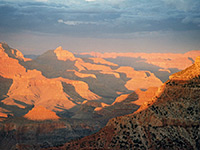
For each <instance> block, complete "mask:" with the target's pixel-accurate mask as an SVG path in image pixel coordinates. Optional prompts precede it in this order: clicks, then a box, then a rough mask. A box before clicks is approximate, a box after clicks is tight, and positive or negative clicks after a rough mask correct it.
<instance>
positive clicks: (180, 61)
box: [80, 50, 200, 70]
mask: <svg viewBox="0 0 200 150" xmlns="http://www.w3.org/2000/svg"><path fill="white" fill-rule="evenodd" d="M80 55H91V56H94V57H97V58H107V59H109V58H112V59H113V60H114V59H119V58H122V57H125V58H138V59H139V60H138V62H145V63H148V64H152V65H155V66H158V67H161V68H164V69H167V68H177V69H180V70H182V69H185V68H186V67H188V66H190V65H192V63H193V61H195V58H196V57H197V56H199V55H200V51H199V50H193V51H190V52H187V53H184V54H178V53H177V54H176V53H114V52H113V53H98V52H91V53H81V54H80Z"/></svg>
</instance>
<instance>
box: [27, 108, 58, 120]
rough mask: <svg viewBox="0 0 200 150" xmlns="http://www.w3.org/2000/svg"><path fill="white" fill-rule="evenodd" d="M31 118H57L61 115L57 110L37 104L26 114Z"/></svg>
mask: <svg viewBox="0 0 200 150" xmlns="http://www.w3.org/2000/svg"><path fill="white" fill-rule="evenodd" d="M24 117H25V118H27V119H29V120H57V119H59V117H58V116H57V115H56V113H55V112H53V111H51V110H48V109H46V108H45V107H43V106H35V107H34V108H33V109H32V110H30V111H29V112H28V113H27V114H26V115H25V116H24Z"/></svg>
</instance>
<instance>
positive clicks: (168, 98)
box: [53, 57, 200, 150]
mask: <svg viewBox="0 0 200 150" xmlns="http://www.w3.org/2000/svg"><path fill="white" fill-rule="evenodd" d="M199 93H200V57H197V59H196V61H195V63H194V64H193V65H192V66H190V67H188V68H186V69H185V70H183V71H181V72H178V73H175V74H173V75H172V76H170V80H168V81H166V82H165V83H164V84H163V85H162V86H161V87H160V88H159V89H158V91H157V94H156V95H155V96H154V97H153V98H151V99H149V101H148V102H146V103H144V104H143V105H142V106H141V107H140V108H139V109H138V110H137V111H136V112H135V113H133V114H130V115H126V116H122V117H117V118H114V119H111V120H110V121H109V122H108V123H107V125H106V126H105V127H104V128H103V129H101V130H100V131H99V132H97V133H96V134H93V135H91V136H87V137H84V138H82V139H80V140H77V141H72V142H70V143H67V144H65V145H64V146H63V147H59V148H53V149H150V150H155V149H167V150H169V149H170V150H171V149H173V150H175V149H181V150H188V149H193V150H198V149H199V148H200V136H199V133H200V132H199V131H200V119H199V116H200V95H199Z"/></svg>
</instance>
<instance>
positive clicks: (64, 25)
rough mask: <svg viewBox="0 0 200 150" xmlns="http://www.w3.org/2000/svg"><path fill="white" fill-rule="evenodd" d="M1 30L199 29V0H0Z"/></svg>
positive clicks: (80, 33)
mask: <svg viewBox="0 0 200 150" xmlns="http://www.w3.org/2000/svg"><path fill="white" fill-rule="evenodd" d="M0 2H1V4H0V20H1V22H0V28H1V29H0V30H1V32H22V31H34V32H44V33H56V34H68V35H73V36H74V35H75V36H76V35H77V36H96V35H98V34H107V33H113V34H118V33H134V32H141V31H168V30H169V31H185V30H199V28H200V11H199V8H200V2H199V0H188V1H186V0H177V1H173V0H161V1H160V0H152V1H147V0H138V1H133V0H116V1H114V0H108V1H104V0H96V1H93V2H89V1H84V0H77V1H74V0H68V1H67V0H65V1H59V0H57V1H56V0H55V1H51V0H49V1H46V2H45V1H42V0H41V1H40V2H39V0H38V1H29V2H24V1H12V0H11V1H9V2H7V1H0Z"/></svg>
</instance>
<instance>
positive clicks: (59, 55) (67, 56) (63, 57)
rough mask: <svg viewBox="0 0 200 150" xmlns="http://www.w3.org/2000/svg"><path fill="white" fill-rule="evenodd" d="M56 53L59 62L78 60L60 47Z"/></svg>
mask: <svg viewBox="0 0 200 150" xmlns="http://www.w3.org/2000/svg"><path fill="white" fill-rule="evenodd" d="M54 53H55V54H56V56H57V58H58V60H63V61H66V60H70V61H74V60H76V58H75V57H74V55H73V54H72V53H71V52H69V51H67V50H63V49H62V47H61V46H60V47H58V48H56V49H55V50H54Z"/></svg>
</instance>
